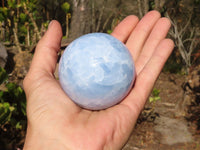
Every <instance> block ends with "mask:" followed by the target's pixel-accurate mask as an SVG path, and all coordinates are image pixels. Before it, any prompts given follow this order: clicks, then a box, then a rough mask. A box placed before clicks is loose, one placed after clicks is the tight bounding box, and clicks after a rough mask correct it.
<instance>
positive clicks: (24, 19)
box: [19, 13, 28, 23]
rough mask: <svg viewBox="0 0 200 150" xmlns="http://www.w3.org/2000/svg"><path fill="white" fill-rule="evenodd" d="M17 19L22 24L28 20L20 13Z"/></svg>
mask: <svg viewBox="0 0 200 150" xmlns="http://www.w3.org/2000/svg"><path fill="white" fill-rule="evenodd" d="M19 18H20V21H21V22H22V23H24V22H25V21H27V19H28V17H27V15H26V14H25V13H20V15H19Z"/></svg>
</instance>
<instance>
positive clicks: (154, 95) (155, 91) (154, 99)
mask: <svg viewBox="0 0 200 150" xmlns="http://www.w3.org/2000/svg"><path fill="white" fill-rule="evenodd" d="M151 95H152V96H150V97H149V102H150V103H155V102H157V101H158V100H161V98H160V96H159V95H160V90H158V89H156V88H154V89H153V91H152V93H151Z"/></svg>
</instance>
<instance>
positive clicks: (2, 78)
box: [0, 67, 8, 85]
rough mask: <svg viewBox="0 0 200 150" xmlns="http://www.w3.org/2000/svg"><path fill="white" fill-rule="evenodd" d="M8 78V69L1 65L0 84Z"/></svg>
mask: <svg viewBox="0 0 200 150" xmlns="http://www.w3.org/2000/svg"><path fill="white" fill-rule="evenodd" d="M7 78H8V75H7V73H6V71H5V70H4V69H3V68H1V67H0V85H1V84H2V83H3V82H4V81H6V80H7Z"/></svg>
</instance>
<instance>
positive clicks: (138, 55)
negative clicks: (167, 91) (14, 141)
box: [24, 11, 174, 150]
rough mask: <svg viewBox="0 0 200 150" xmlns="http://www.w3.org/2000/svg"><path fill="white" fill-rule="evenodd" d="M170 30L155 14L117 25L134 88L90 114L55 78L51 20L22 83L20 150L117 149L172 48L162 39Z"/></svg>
mask: <svg viewBox="0 0 200 150" xmlns="http://www.w3.org/2000/svg"><path fill="white" fill-rule="evenodd" d="M170 26H171V25H170V21H169V20H168V19H167V18H161V16H160V14H159V13H158V12H157V11H151V12H149V13H147V14H146V15H145V16H144V17H143V18H142V19H141V20H140V21H139V19H138V18H137V17H136V16H133V15H132V16H128V17H126V18H125V19H124V20H123V21H122V22H121V23H119V24H118V25H117V27H116V28H115V29H114V31H113V33H112V36H114V37H116V38H117V39H119V40H121V41H122V42H124V43H125V44H126V46H127V47H128V49H129V51H130V53H131V55H132V57H133V59H134V61H135V68H136V74H137V77H136V80H135V84H134V88H133V89H132V90H131V91H130V93H129V94H128V96H127V97H126V98H125V99H124V100H123V101H122V102H121V103H119V104H117V105H115V106H113V107H110V108H108V109H105V110H101V111H90V110H86V109H82V108H80V107H79V106H77V105H76V104H75V103H73V102H72V101H71V100H70V99H69V97H68V96H67V95H66V94H65V92H64V91H63V90H62V88H61V86H60V84H59V81H57V80H56V79H55V77H54V72H55V68H56V62H57V58H58V52H59V49H60V43H61V38H62V31H61V26H60V24H59V23H58V22H57V21H52V22H51V23H50V25H49V28H48V30H47V32H46V33H45V35H44V36H43V38H42V39H41V40H40V41H39V43H38V45H37V47H36V51H35V54H34V57H33V60H32V64H31V66H30V70H29V72H28V74H27V75H26V77H25V79H24V89H25V92H26V97H27V117H28V127H27V134H26V139H25V144H24V150H32V149H33V150H36V149H40V150H51V149H52V150H54V149H59V150H118V149H121V148H122V147H123V146H124V145H125V144H126V142H127V140H128V138H129V136H130V134H131V132H132V130H133V128H134V125H135V123H136V121H137V118H138V116H139V114H140V112H141V111H142V109H143V107H144V105H145V103H146V100H147V99H148V96H149V94H150V93H151V90H152V88H153V86H154V83H155V81H156V79H157V78H158V76H159V74H160V72H161V70H162V68H163V66H164V64H165V62H166V60H167V58H168V57H169V55H170V53H171V52H172V50H173V48H174V43H173V41H172V40H170V39H166V35H167V33H168V30H169V28H170Z"/></svg>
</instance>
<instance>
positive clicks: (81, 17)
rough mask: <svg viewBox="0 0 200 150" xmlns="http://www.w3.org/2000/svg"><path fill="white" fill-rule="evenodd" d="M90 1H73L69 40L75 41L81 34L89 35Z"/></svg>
mask: <svg viewBox="0 0 200 150" xmlns="http://www.w3.org/2000/svg"><path fill="white" fill-rule="evenodd" d="M89 2H90V0H73V2H72V4H73V6H72V7H73V8H72V9H73V13H72V19H71V25H70V37H69V38H70V39H72V40H73V39H75V38H77V37H79V36H81V35H83V34H86V33H90V32H91V28H92V21H91V20H92V19H91V18H92V17H91V14H92V13H91V8H90V3H89Z"/></svg>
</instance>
